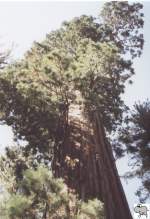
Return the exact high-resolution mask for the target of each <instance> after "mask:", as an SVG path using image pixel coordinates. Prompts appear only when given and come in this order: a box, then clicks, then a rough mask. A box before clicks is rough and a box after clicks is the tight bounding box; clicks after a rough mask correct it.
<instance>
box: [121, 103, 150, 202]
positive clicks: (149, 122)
mask: <svg viewBox="0 0 150 219" xmlns="http://www.w3.org/2000/svg"><path fill="white" fill-rule="evenodd" d="M125 121H126V123H125V124H124V126H123V127H122V128H121V129H120V133H119V139H118V140H119V142H120V144H121V145H120V147H121V146H122V147H124V145H125V148H124V150H125V151H126V152H127V153H128V154H129V155H130V165H131V166H132V168H133V171H130V172H127V173H126V174H125V177H126V178H133V177H138V178H140V179H141V182H142V186H141V187H140V188H139V189H138V191H137V193H136V194H137V196H139V198H140V202H144V201H146V199H148V198H150V176H149V173H150V159H149V156H150V147H149V145H150V102H149V100H147V101H145V102H143V103H136V104H135V105H134V109H133V110H131V111H129V112H128V114H127V115H126V119H125ZM122 144H123V145H122Z"/></svg>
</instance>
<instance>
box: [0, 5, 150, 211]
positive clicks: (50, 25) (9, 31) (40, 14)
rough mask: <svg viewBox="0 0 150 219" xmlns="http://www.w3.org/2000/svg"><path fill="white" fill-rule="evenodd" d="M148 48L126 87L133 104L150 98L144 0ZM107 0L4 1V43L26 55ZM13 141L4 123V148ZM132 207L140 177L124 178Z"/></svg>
mask: <svg viewBox="0 0 150 219" xmlns="http://www.w3.org/2000/svg"><path fill="white" fill-rule="evenodd" d="M143 4H144V9H143V11H144V14H145V25H144V39H145V45H144V51H143V55H142V57H141V58H140V59H137V60H136V61H135V62H134V67H135V71H136V75H135V76H134V77H133V78H132V79H133V82H134V83H133V85H132V86H131V85H130V86H129V85H127V87H126V92H125V94H124V96H123V99H124V100H125V103H126V104H127V105H128V106H130V107H131V108H132V106H133V104H134V103H135V101H138V100H140V101H143V100H146V99H147V98H149V99H150V92H149V90H148V89H149V84H150V72H149V69H150V61H149V51H150V15H149V13H150V2H143ZM102 5H103V2H95V1H93V2H88V1H87V2H85V1H84V2H79V1H78V2H73V1H72V2H44V1H41V2H32V1H31V2H0V45H1V47H2V48H3V49H6V48H8V49H9V48H12V50H13V51H12V54H11V58H12V59H19V58H21V57H23V54H24V53H25V51H27V50H28V49H29V48H30V47H31V45H32V43H33V41H42V40H43V39H44V38H45V35H46V34H47V33H49V32H50V31H52V30H55V29H57V28H59V27H60V25H61V23H62V22H63V21H64V20H67V21H68V20H71V19H72V18H73V17H77V16H80V15H83V14H86V15H93V16H97V15H98V14H99V12H100V8H101V7H102ZM12 144H13V133H12V130H11V128H10V127H8V126H6V125H3V126H0V151H1V152H2V151H3V150H4V147H5V146H8V145H12ZM127 163H128V160H127V158H124V159H122V160H120V161H118V162H117V166H118V170H119V173H120V175H123V173H124V172H125V171H126V169H127ZM122 183H123V186H124V189H125V193H126V196H127V200H128V202H129V205H130V208H131V209H132V208H133V205H134V203H136V202H138V199H137V198H136V196H135V195H134V193H135V191H136V189H137V188H138V186H139V184H140V182H139V181H138V180H137V179H134V180H131V181H128V183H126V182H125V181H124V180H123V181H122Z"/></svg>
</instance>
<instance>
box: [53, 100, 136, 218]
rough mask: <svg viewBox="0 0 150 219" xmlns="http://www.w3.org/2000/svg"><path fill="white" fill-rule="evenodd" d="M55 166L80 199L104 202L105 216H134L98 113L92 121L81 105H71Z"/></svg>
mask: <svg viewBox="0 0 150 219" xmlns="http://www.w3.org/2000/svg"><path fill="white" fill-rule="evenodd" d="M62 133H64V130H63V132H62ZM53 169H54V172H55V175H56V176H57V177H63V178H64V179H65V181H66V183H67V185H68V186H69V188H71V189H74V190H75V191H76V192H77V193H78V194H79V197H80V198H81V199H83V200H88V199H91V198H98V199H100V200H101V201H103V202H104V206H105V218H106V219H132V216H131V213H130V210H129V206H128V203H127V200H126V197H125V194H124V191H123V188H122V184H121V181H120V178H119V176H118V172H117V168H116V164H115V160H114V157H113V153H112V148H111V145H110V144H109V142H108V141H107V139H106V136H105V130H104V127H103V124H102V122H101V118H100V115H99V114H98V112H94V113H93V118H92V122H90V121H89V120H88V119H87V118H85V117H84V113H83V106H82V105H81V106H80V105H78V104H74V105H73V104H72V105H70V108H69V112H68V124H67V125H66V131H65V136H64V138H63V142H62V144H60V146H59V148H58V150H57V151H56V154H55V158H54V164H53Z"/></svg>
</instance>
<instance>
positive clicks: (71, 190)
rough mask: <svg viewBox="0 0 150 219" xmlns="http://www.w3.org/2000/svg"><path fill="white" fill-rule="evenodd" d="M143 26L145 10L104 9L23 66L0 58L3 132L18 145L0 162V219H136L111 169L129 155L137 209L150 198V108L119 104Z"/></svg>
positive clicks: (64, 30)
mask: <svg viewBox="0 0 150 219" xmlns="http://www.w3.org/2000/svg"><path fill="white" fill-rule="evenodd" d="M143 26H144V14H143V5H142V4H141V3H138V2H136V3H133V2H126V1H109V2H105V3H104V5H103V8H102V10H100V11H99V15H98V16H97V17H93V16H89V15H82V16H80V17H75V18H73V19H72V20H71V21H64V22H63V24H62V25H61V27H60V28H59V29H57V30H54V31H51V32H49V33H47V35H46V36H45V39H44V40H43V41H41V42H34V43H33V45H32V47H31V48H30V49H29V50H28V51H27V52H26V53H25V54H24V57H23V58H22V59H21V60H15V61H13V62H12V61H10V55H11V51H6V52H1V53H0V124H1V125H7V126H10V127H11V128H12V130H13V133H14V141H15V142H16V143H17V144H15V145H12V146H9V147H6V148H5V153H4V154H2V155H0V190H1V193H0V202H1V203H0V218H2V219H132V214H131V212H130V208H129V205H128V201H127V199H126V196H125V193H124V189H123V186H122V183H121V179H120V176H119V174H118V170H117V167H116V160H118V159H120V158H123V157H124V156H127V155H130V159H132V160H133V163H132V165H133V167H134V168H133V171H132V170H131V171H129V172H128V173H127V174H126V175H125V176H124V177H125V178H127V179H130V178H134V177H138V178H139V179H140V181H141V184H142V187H140V188H139V189H138V191H137V193H136V195H137V196H138V198H139V202H140V203H144V202H145V201H146V200H147V199H149V198H150V101H149V100H146V101H143V102H138V103H136V104H134V103H133V104H134V107H133V109H130V108H129V107H128V106H127V105H126V104H125V103H124V100H123V98H122V94H123V93H124V92H125V88H126V84H131V86H132V83H134V80H133V79H132V76H133V75H134V74H136V72H135V69H134V60H136V59H139V58H140V57H141V55H142V50H143V46H144V35H143ZM39 31H40V30H39ZM137 164H140V165H137ZM135 166H136V168H135Z"/></svg>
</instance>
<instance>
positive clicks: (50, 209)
mask: <svg viewBox="0 0 150 219" xmlns="http://www.w3.org/2000/svg"><path fill="white" fill-rule="evenodd" d="M16 183H17V182H16ZM16 188H17V189H16V191H14V192H13V193H11V194H9V199H8V198H7V202H6V207H5V208H6V215H8V218H11V219H12V218H18V219H19V218H22V219H29V218H30V219H33V218H34V219H36V218H37V219H40V218H48V219H59V218H60V219H65V218H66V219H67V218H68V219H71V218H72V219H78V218H79V219H80V218H83V217H84V218H86V219H94V218H95V219H100V218H101V219H102V218H104V215H103V204H102V203H101V202H100V201H99V200H97V199H95V200H89V201H88V202H87V203H85V202H83V201H81V200H78V198H77V196H76V195H75V194H74V193H73V192H71V191H69V189H68V188H67V186H66V185H65V184H64V182H63V180H62V179H59V178H58V179H56V178H54V177H53V174H52V172H51V171H49V170H48V169H47V168H46V167H44V166H39V167H38V168H37V169H36V170H32V169H28V170H26V171H25V172H24V174H23V178H22V180H20V181H19V182H18V183H17V185H16Z"/></svg>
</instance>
